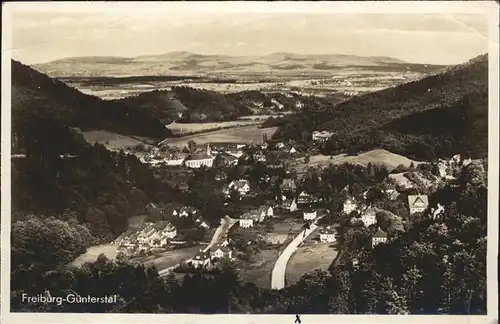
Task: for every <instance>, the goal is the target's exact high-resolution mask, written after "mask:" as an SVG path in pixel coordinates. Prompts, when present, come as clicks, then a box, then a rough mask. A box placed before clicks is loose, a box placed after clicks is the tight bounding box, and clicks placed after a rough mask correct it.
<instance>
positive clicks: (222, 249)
mask: <svg viewBox="0 0 500 324" xmlns="http://www.w3.org/2000/svg"><path fill="white" fill-rule="evenodd" d="M210 257H212V258H217V259H232V257H233V251H231V249H230V248H229V247H228V246H227V245H221V244H217V245H216V246H215V247H214V248H213V249H212V251H211V252H210Z"/></svg>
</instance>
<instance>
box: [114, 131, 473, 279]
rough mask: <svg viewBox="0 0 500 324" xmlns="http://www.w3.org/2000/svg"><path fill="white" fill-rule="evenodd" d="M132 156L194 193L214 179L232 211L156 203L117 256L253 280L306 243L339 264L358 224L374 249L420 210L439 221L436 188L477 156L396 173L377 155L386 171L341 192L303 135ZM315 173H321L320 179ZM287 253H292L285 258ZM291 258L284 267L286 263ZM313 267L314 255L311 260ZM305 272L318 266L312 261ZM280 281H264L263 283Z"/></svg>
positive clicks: (165, 268)
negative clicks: (198, 179) (312, 161)
mask: <svg viewBox="0 0 500 324" xmlns="http://www.w3.org/2000/svg"><path fill="white" fill-rule="evenodd" d="M331 136H332V133H331V132H326V131H316V132H314V133H313V134H312V141H313V142H314V143H315V144H317V145H321V143H322V142H324V141H326V140H328V139H329V138H330V137H331ZM306 152H307V153H306ZM128 153H129V154H130V153H133V154H136V155H137V156H138V157H139V158H140V159H141V161H142V162H143V163H148V164H149V165H150V166H151V167H152V168H154V169H155V170H158V173H159V174H162V176H164V175H165V174H170V175H169V177H168V179H167V178H166V179H165V181H171V182H172V183H174V185H176V186H177V187H178V188H180V189H181V190H183V191H185V192H190V191H193V190H197V188H194V187H193V186H196V185H195V184H192V183H191V184H189V183H190V181H191V180H190V179H192V178H194V177H195V176H196V175H198V176H200V174H203V176H204V177H208V178H207V179H208V180H206V182H205V183H204V184H203V185H207V186H210V189H209V190H212V191H213V193H217V194H220V195H221V197H223V199H224V203H223V205H224V206H223V207H224V208H225V209H224V210H225V211H224V213H225V214H223V215H208V214H209V212H208V213H207V212H206V211H205V213H207V214H204V212H203V211H202V210H200V208H197V207H196V206H195V205H196V201H193V202H192V204H191V205H187V204H186V205H182V204H176V205H169V206H158V205H156V204H154V203H151V204H150V205H148V206H147V207H146V209H145V213H146V214H147V217H146V219H145V222H143V223H142V224H141V226H139V227H138V228H135V229H132V230H129V231H127V232H126V233H124V234H123V235H121V236H120V237H119V238H118V239H117V240H116V241H115V243H116V244H117V246H118V249H117V259H124V260H129V261H131V262H149V263H153V264H156V265H157V266H158V270H159V271H160V274H161V275H167V274H168V273H170V272H177V273H186V272H191V271H195V270H196V269H200V268H203V269H208V270H210V269H214V268H217V267H218V266H220V265H222V264H224V263H225V262H231V263H233V264H235V265H236V266H237V268H238V269H240V270H241V272H242V273H243V274H245V273H247V274H249V278H254V277H255V276H256V275H255V274H254V272H259V273H260V276H261V277H263V278H264V277H270V276H271V272H273V275H272V276H275V274H274V273H275V272H276V269H275V268H277V267H282V268H283V269H280V271H281V272H283V273H285V271H289V269H290V268H291V267H292V266H290V265H289V266H286V264H287V263H289V261H290V260H292V261H293V258H295V255H298V252H296V251H298V250H299V249H301V248H302V249H304V251H308V253H310V255H309V256H308V257H310V258H312V259H314V257H315V255H316V256H317V254H321V255H320V256H319V257H320V258H321V260H322V261H321V262H322V266H323V267H327V266H330V265H331V264H333V263H334V262H337V261H338V259H339V258H341V257H343V253H342V252H343V250H345V248H343V245H345V244H348V243H346V241H347V240H348V238H347V236H348V235H349V234H348V233H350V230H351V229H353V228H354V229H355V228H359V227H362V228H365V229H366V231H367V233H369V235H370V239H369V241H368V242H366V243H365V246H363V248H369V249H371V248H375V247H376V246H377V245H379V244H383V243H385V242H387V241H388V240H391V239H392V238H393V237H395V236H396V235H397V231H404V230H405V228H408V227H409V226H411V224H412V222H413V221H414V220H415V219H418V218H419V217H420V218H421V217H431V218H438V217H439V216H440V215H441V214H442V213H443V212H444V207H443V205H441V204H440V203H439V202H430V201H429V194H431V193H432V191H433V190H435V189H436V188H437V187H438V186H439V185H440V184H443V183H449V182H452V181H453V180H454V179H455V176H456V175H457V174H458V173H459V172H460V169H461V168H462V167H463V166H466V165H468V164H470V163H471V162H472V161H471V160H470V159H463V158H461V157H460V156H459V155H455V156H453V157H452V158H451V159H447V160H446V159H439V160H437V161H432V162H429V163H427V162H426V163H424V162H419V163H414V162H412V163H411V165H406V166H404V165H399V166H397V167H395V168H392V170H391V171H390V172H389V170H386V169H387V168H386V167H384V166H382V165H378V164H377V163H375V162H376V161H374V163H373V164H372V163H369V165H368V166H364V167H367V168H368V171H367V172H368V173H370V172H371V173H373V170H372V171H370V168H371V169H373V168H376V169H377V168H380V170H382V171H383V172H382V173H384V172H386V173H387V174H385V176H383V177H382V178H379V179H378V180H377V181H375V182H373V183H372V184H371V185H366V184H365V185H363V186H362V188H361V187H360V186H359V184H352V183H351V184H346V185H344V186H343V187H342V188H340V189H339V190H337V193H335V195H334V196H335V197H337V198H338V199H333V198H332V196H331V195H330V196H329V195H327V194H325V193H324V190H323V189H325V188H321V186H324V185H323V184H321V181H322V179H321V175H320V173H321V168H320V167H308V166H307V162H308V157H309V156H310V155H311V154H314V148H313V149H312V150H311V149H309V150H305V149H304V147H302V146H300V145H297V144H296V143H294V142H289V143H284V142H275V141H267V140H266V139H264V141H263V142H262V143H260V144H254V145H251V144H238V143H210V144H206V145H196V143H194V142H192V143H188V145H186V147H184V148H179V147H173V146H172V147H169V146H166V145H164V146H162V147H150V148H147V147H141V148H139V149H138V148H130V149H129V151H128ZM299 162H302V164H303V168H299V167H300V165H299V164H300V163H299ZM322 167H323V169H325V168H328V167H331V164H325V165H323V166H322ZM336 167H337V168H342V167H343V165H342V164H340V165H337V166H336ZM299 170H300V171H299ZM377 170H379V169H377ZM384 170H386V171H384ZM311 175H314V176H313V178H314V177H316V178H315V179H316V180H311ZM311 181H312V183H311ZM315 181H316V182H315ZM318 181H319V182H318ZM314 186H316V187H314ZM361 189H362V190H361ZM339 199H340V200H339ZM381 224H382V225H383V226H381ZM388 224H389V225H388ZM394 224H396V225H394ZM395 228H396V230H395ZM297 240H298V241H297ZM293 242H295V243H297V242H298V243H297V246H295V245H294V246H292V245H293V244H292V243H293ZM322 247H324V248H322ZM287 248H288V249H292V250H293V251H291V252H290V253H289V254H290V255H285V254H284V252H285V251H287ZM176 251H187V253H181V254H182V257H180V258H177V259H175V261H172V262H169V263H163V261H158V262H157V261H156V260H163V259H165V258H168V255H169V253H175V252H176ZM268 255H269V257H267V256H268ZM285 256H286V257H287V258H288V259H287V260H285V261H283V260H281V261H280V260H279V259H280V258H284V257H285ZM261 257H262V258H263V259H262V260H261V259H260V258H261ZM303 257H304V256H303ZM344 257H345V256H344ZM257 260H260V263H259V262H257ZM292 261H290V264H292V263H293V262H292ZM283 262H284V264H285V265H284V266H281V265H279V264H281V263H283ZM297 262H298V261H297ZM353 262H354V261H353ZM256 265H260V266H261V267H260V268H259V267H258V266H256ZM314 265H315V262H312V263H311V265H310V267H313V266H314ZM273 269H274V270H273ZM306 270H307V271H312V270H314V268H309V269H308V268H307V266H305V269H304V270H303V271H306ZM264 271H265V272H266V274H264V273H263V272H264ZM283 276H284V275H283ZM243 279H245V275H243ZM273 280H275V279H274V277H273V278H267V279H265V280H262V282H263V284H262V286H269V285H270V284H271V281H273ZM283 281H284V280H283ZM272 285H275V284H274V283H273V284H272ZM284 285H285V283H282V284H278V285H277V286H276V287H274V288H280V287H281V286H284ZM281 288H282V287H281Z"/></svg>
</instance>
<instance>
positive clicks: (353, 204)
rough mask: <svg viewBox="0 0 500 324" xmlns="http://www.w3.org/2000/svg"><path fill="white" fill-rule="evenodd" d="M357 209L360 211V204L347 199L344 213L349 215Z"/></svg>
mask: <svg viewBox="0 0 500 324" xmlns="http://www.w3.org/2000/svg"><path fill="white" fill-rule="evenodd" d="M356 209H358V204H357V203H356V200H355V199H354V198H347V199H346V201H345V202H344V208H343V211H344V213H345V214H347V215H349V214H350V213H352V212H353V211H355V210H356Z"/></svg>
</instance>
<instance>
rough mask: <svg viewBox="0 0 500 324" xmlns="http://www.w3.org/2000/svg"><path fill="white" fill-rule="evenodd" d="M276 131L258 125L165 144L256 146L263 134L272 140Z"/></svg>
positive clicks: (273, 128)
mask: <svg viewBox="0 0 500 324" xmlns="http://www.w3.org/2000/svg"><path fill="white" fill-rule="evenodd" d="M276 130H277V128H276V127H272V128H264V129H262V128H259V126H258V125H251V126H245V127H237V128H231V129H224V130H219V131H214V132H208V133H203V134H197V135H189V136H183V137H178V138H167V139H166V140H165V143H166V144H168V145H176V146H185V145H186V144H187V143H188V142H189V141H194V142H196V144H200V145H204V144H208V143H243V144H256V143H262V136H263V134H267V137H268V138H271V137H272V135H273V134H274V133H275V132H276Z"/></svg>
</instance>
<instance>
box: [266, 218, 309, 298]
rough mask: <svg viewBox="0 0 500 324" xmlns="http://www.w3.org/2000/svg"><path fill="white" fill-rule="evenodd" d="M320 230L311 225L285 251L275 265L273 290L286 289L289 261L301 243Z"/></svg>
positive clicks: (272, 277)
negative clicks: (316, 230) (286, 273)
mask: <svg viewBox="0 0 500 324" xmlns="http://www.w3.org/2000/svg"><path fill="white" fill-rule="evenodd" d="M316 228H318V225H316V223H313V224H311V226H310V227H309V229H305V230H303V231H302V232H300V233H299V234H298V235H297V236H296V237H295V238H294V239H293V240H292V242H290V244H288V245H287V247H286V248H285V249H284V250H283V252H282V253H281V255H280V256H279V257H278V260H276V263H275V264H274V268H273V272H272V276H271V289H283V288H285V272H286V266H287V264H288V261H289V260H290V258H291V256H292V254H293V253H294V252H295V250H296V249H297V248H298V247H299V245H300V243H302V242H304V240H305V239H306V238H307V237H308V236H309V235H311V233H312V232H314V230H315V229H316Z"/></svg>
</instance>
